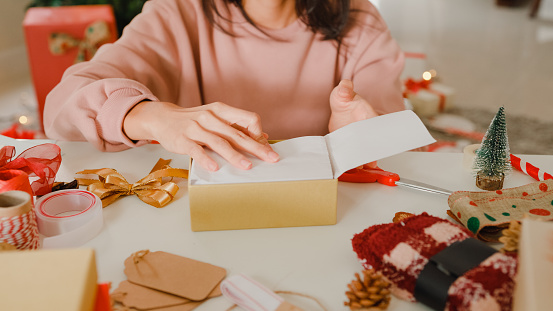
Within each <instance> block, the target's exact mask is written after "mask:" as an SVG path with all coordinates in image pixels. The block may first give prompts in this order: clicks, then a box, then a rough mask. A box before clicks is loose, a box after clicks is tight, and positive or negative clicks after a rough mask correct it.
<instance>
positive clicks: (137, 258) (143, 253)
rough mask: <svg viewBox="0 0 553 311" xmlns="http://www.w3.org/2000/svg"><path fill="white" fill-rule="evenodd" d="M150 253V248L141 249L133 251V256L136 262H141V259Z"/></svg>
mask: <svg viewBox="0 0 553 311" xmlns="http://www.w3.org/2000/svg"><path fill="white" fill-rule="evenodd" d="M148 253H150V250H149V249H143V250H141V251H138V252H134V253H132V255H131V256H132V259H133V262H134V264H137V263H139V262H140V259H142V257H144V256H146V255H147V254H148Z"/></svg>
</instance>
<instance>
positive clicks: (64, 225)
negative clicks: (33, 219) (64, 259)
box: [35, 189, 103, 248]
mask: <svg viewBox="0 0 553 311" xmlns="http://www.w3.org/2000/svg"><path fill="white" fill-rule="evenodd" d="M35 212H36V215H37V221H38V230H39V232H40V233H41V234H42V235H44V238H43V239H42V247H43V248H65V247H75V246H80V245H82V244H84V243H86V242H87V241H89V240H90V239H92V238H93V237H95V236H96V235H97V234H98V233H99V232H100V230H101V229H102V224H103V215H102V201H101V200H100V198H99V197H98V196H96V195H95V194H94V193H92V192H90V191H86V190H79V189H70V190H61V191H56V192H52V193H49V194H47V195H45V196H43V197H41V198H40V199H38V200H37V202H36V204H35Z"/></svg>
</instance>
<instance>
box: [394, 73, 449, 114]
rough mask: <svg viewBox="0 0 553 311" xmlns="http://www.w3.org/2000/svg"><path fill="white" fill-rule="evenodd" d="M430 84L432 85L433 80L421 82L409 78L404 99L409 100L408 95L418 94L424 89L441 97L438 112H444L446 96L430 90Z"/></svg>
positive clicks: (406, 82)
mask: <svg viewBox="0 0 553 311" xmlns="http://www.w3.org/2000/svg"><path fill="white" fill-rule="evenodd" d="M430 84H432V80H424V79H422V80H419V81H415V80H414V79H412V78H409V79H407V80H406V81H405V89H406V90H405V92H404V93H403V97H405V98H407V94H408V93H414V94H417V92H418V91H420V90H421V89H424V90H426V91H428V92H430V93H434V94H436V95H438V96H439V97H440V104H439V106H438V111H439V112H442V111H444V109H445V95H444V94H443V93H441V92H438V91H436V90H433V89H431V88H430Z"/></svg>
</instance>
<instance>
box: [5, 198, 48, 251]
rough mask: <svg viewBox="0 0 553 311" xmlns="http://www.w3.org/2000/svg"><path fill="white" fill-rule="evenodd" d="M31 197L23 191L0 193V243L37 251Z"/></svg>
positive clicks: (36, 233)
mask: <svg viewBox="0 0 553 311" xmlns="http://www.w3.org/2000/svg"><path fill="white" fill-rule="evenodd" d="M32 202H33V201H32V197H31V195H29V194H28V193H27V192H25V191H21V190H11V191H6V192H2V193H0V243H8V244H10V245H13V246H15V247H16V248H17V249H21V250H23V249H37V248H38V246H39V235H38V227H37V221H36V216H35V213H34V211H33V203H32Z"/></svg>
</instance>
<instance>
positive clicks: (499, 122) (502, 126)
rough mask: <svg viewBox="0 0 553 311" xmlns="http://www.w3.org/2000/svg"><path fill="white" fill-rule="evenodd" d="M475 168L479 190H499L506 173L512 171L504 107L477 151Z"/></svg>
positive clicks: (496, 116) (498, 112)
mask: <svg viewBox="0 0 553 311" xmlns="http://www.w3.org/2000/svg"><path fill="white" fill-rule="evenodd" d="M474 168H475V169H476V171H477V175H476V186H478V188H480V189H483V190H499V189H501V188H502V187H503V180H504V178H505V173H506V172H507V171H508V170H510V169H511V162H510V152H509V140H508V138H507V122H506V121H505V108H504V107H500V108H499V111H497V114H496V115H495V117H494V118H493V120H492V122H491V124H490V126H489V127H488V130H487V131H486V135H485V136H484V139H483V140H482V144H481V146H480V148H479V149H478V150H476V158H475V160H474Z"/></svg>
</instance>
